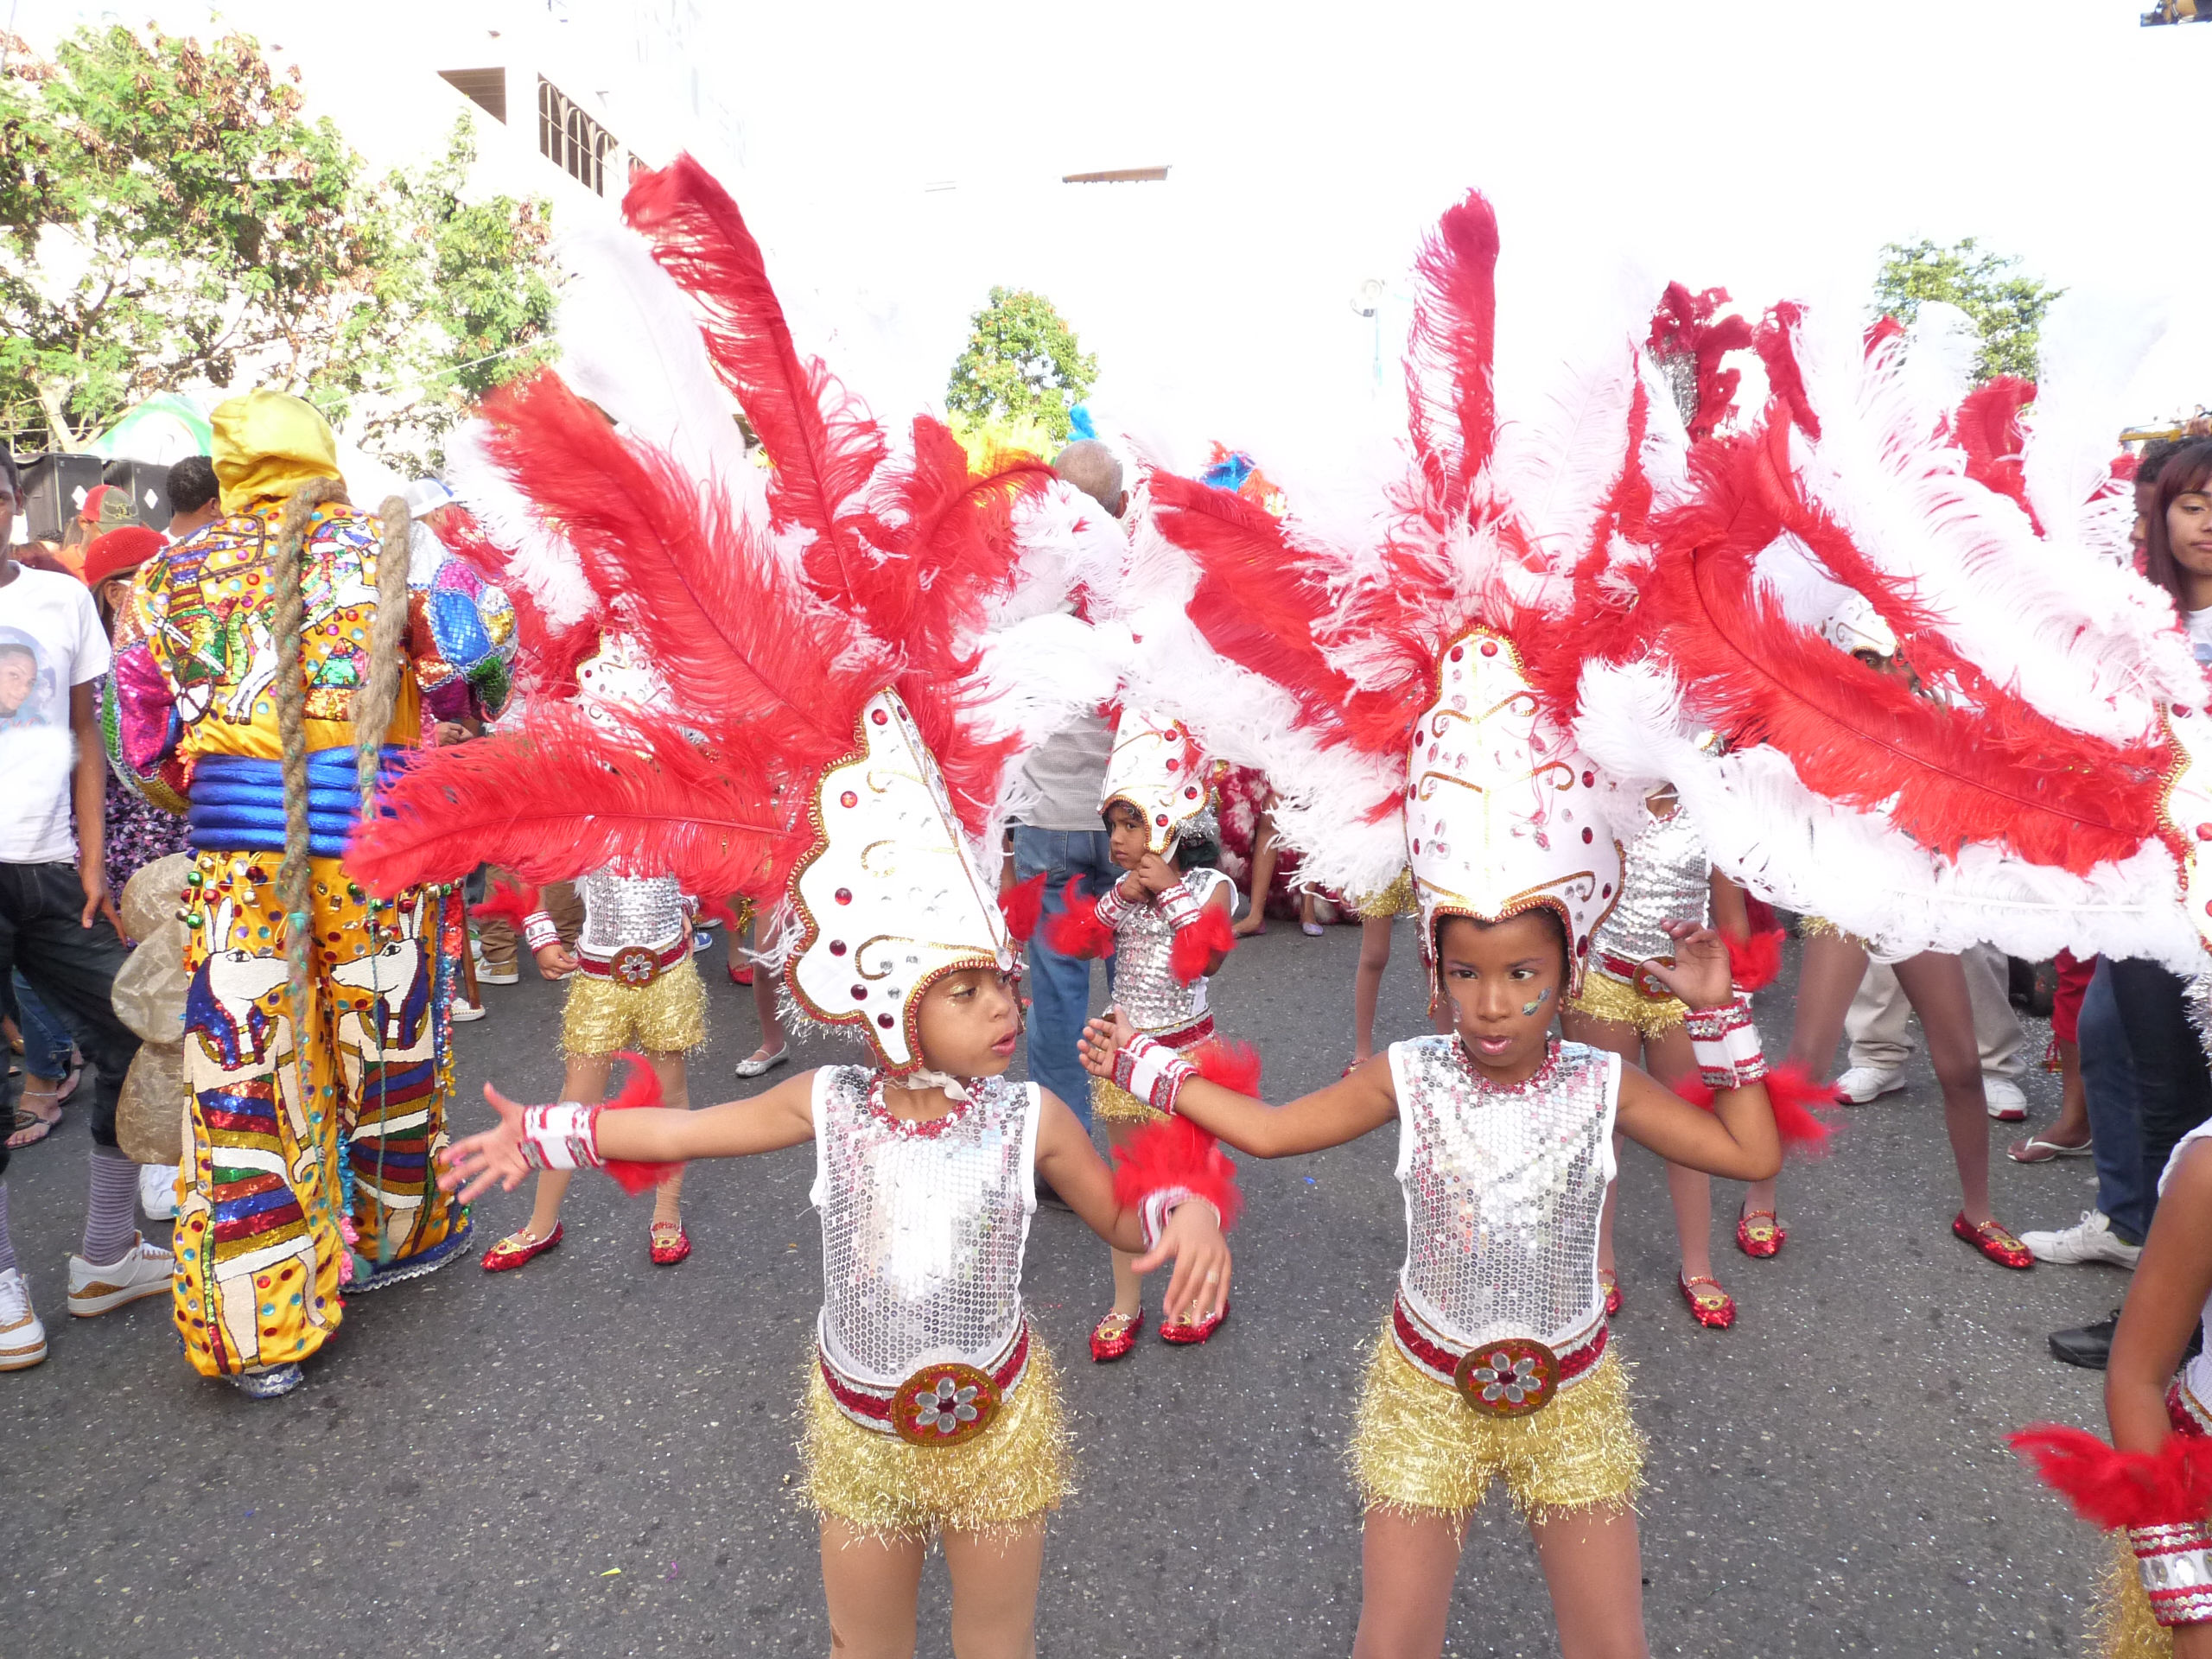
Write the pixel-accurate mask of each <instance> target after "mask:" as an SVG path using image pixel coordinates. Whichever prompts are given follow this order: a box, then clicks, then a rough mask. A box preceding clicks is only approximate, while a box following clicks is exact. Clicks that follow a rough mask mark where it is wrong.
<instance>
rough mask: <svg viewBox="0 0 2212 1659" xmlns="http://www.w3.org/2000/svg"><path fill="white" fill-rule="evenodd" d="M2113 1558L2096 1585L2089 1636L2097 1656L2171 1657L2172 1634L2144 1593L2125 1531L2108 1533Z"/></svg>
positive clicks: (2127, 1658) (2129, 1658)
mask: <svg viewBox="0 0 2212 1659" xmlns="http://www.w3.org/2000/svg"><path fill="white" fill-rule="evenodd" d="M2112 1543H2113V1558H2112V1560H2111V1561H2110V1562H2109V1563H2108V1564H2107V1566H2106V1567H2105V1576H2104V1581H2103V1582H2102V1583H2101V1584H2100V1585H2098V1586H2097V1599H2096V1607H2095V1611H2094V1614H2093V1615H2092V1620H2093V1622H2092V1624H2091V1625H2090V1628H2089V1639H2090V1641H2091V1642H2092V1643H2094V1647H2095V1651H2096V1652H2097V1653H2098V1654H2099V1655H2101V1659H2173V1653H2174V1633H2173V1632H2172V1631H2171V1630H2166V1629H2164V1627H2162V1626H2161V1625H2160V1624H2159V1623H2158V1615H2157V1614H2156V1613H2154V1612H2152V1611H2151V1598H2150V1597H2149V1596H2148V1595H2146V1594H2145V1593H2144V1590H2143V1579H2142V1575H2141V1573H2139V1572H2138V1571H2137V1570H2136V1566H2135V1549H2134V1547H2133V1545H2132V1544H2130V1543H2129V1542H2128V1541H2127V1535H2126V1533H2125V1532H2115V1533H2114V1534H2113V1535H2112Z"/></svg>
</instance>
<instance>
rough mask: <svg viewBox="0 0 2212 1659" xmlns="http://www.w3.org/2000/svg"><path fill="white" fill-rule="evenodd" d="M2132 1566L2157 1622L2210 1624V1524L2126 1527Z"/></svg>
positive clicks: (2211, 1597)
mask: <svg viewBox="0 0 2212 1659" xmlns="http://www.w3.org/2000/svg"><path fill="white" fill-rule="evenodd" d="M2127 1541H2128V1542H2129V1543H2130V1544H2131V1545H2133V1547H2134V1549H2135V1570H2136V1572H2137V1573H2139V1574H2140V1575H2141V1577H2142V1580H2143V1593H2144V1594H2145V1595H2146V1596H2148V1597H2149V1598H2150V1599H2151V1611H2152V1613H2153V1614H2155V1615H2156V1616H2157V1617H2158V1623H2159V1624H2164V1625H2167V1626H2169V1627H2171V1626H2172V1625H2176V1624H2205V1623H2208V1622H2212V1526H2208V1525H2207V1524H2206V1523H2205V1522H2202V1521H2183V1522H2175V1523H2173V1524H2171V1525H2169V1526H2163V1527H2130V1528H2129V1529H2127Z"/></svg>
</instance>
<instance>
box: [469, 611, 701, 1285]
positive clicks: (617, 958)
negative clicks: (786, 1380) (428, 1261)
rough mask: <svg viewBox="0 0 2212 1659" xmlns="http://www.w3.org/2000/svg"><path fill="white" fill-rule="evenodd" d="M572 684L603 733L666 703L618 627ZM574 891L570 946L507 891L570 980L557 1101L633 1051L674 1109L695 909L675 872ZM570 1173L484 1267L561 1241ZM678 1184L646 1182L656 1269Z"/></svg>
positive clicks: (676, 1220)
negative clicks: (577, 904) (579, 923)
mask: <svg viewBox="0 0 2212 1659" xmlns="http://www.w3.org/2000/svg"><path fill="white" fill-rule="evenodd" d="M576 681H577V685H578V701H579V704H580V706H581V707H582V709H583V711H584V715H585V717H586V718H587V719H588V720H591V721H594V723H595V724H598V725H601V726H602V727H603V728H607V729H610V730H612V729H615V728H616V720H617V717H616V716H615V715H612V714H610V713H608V712H607V711H608V710H609V709H621V708H625V707H628V708H640V709H658V710H662V711H666V710H667V709H670V708H671V706H672V700H671V697H670V696H669V693H668V688H667V687H666V685H665V684H664V683H662V681H661V678H660V676H659V675H658V674H657V673H655V672H654V671H653V668H652V664H650V663H649V662H647V661H645V659H644V658H643V656H642V654H641V653H640V652H639V650H638V649H637V646H636V645H635V643H634V642H633V641H632V640H631V639H628V638H627V637H626V636H624V635H622V634H619V633H607V634H603V635H601V640H600V645H599V649H598V650H597V651H596V652H594V653H593V654H592V655H591V656H590V657H589V658H586V659H585V661H584V662H583V663H582V664H580V665H579V667H578V668H577V670H576ZM575 887H576V896H577V898H578V899H580V900H581V901H582V905H583V912H584V921H583V931H582V934H581V935H580V936H579V937H578V938H577V940H576V944H575V950H574V951H573V952H572V951H570V950H568V949H566V948H565V947H564V946H563V944H562V943H561V936H560V931H559V929H558V928H557V927H556V925H555V924H554V920H553V918H552V916H551V915H550V913H549V912H546V911H545V910H543V909H542V908H539V907H538V906H537V904H536V902H535V900H536V898H537V894H536V893H534V892H531V893H524V894H518V895H516V899H515V904H514V907H515V908H516V909H518V910H519V911H521V912H522V932H523V938H524V944H526V945H527V947H528V948H529V949H530V950H531V952H532V953H533V954H534V955H535V956H536V957H537V963H538V966H539V967H540V969H544V970H547V971H549V972H552V973H556V974H561V975H565V976H568V978H569V995H568V1001H567V1003H566V1005H565V1006H564V1007H563V1011H562V1016H561V1046H562V1049H563V1052H564V1053H565V1054H566V1056H567V1062H568V1069H567V1075H566V1077H564V1078H563V1083H562V1089H561V1092H562V1097H563V1099H566V1100H579V1101H593V1100H599V1099H601V1098H604V1096H605V1095H606V1092H607V1080H608V1077H609V1076H610V1075H611V1073H612V1071H613V1061H614V1057H615V1056H616V1055H617V1054H620V1053H622V1052H625V1051H630V1050H635V1051H639V1052H643V1053H644V1054H645V1058H646V1063H647V1064H648V1065H651V1066H652V1071H653V1073H654V1077H655V1080H656V1083H657V1084H658V1089H659V1091H660V1097H661V1099H662V1101H663V1102H664V1103H667V1104H669V1105H671V1106H674V1107H678V1108H680V1107H681V1106H682V1105H683V1103H684V1102H685V1100H686V1098H687V1095H686V1077H685V1060H684V1057H685V1055H686V1054H687V1053H688V1052H690V1050H692V1049H695V1048H696V1047H698V1046H699V1045H700V1044H701V1043H702V1042H704V1041H706V1039H707V990H706V986H705V985H704V984H703V983H702V982H701V980H700V978H699V970H698V968H697V967H696V964H695V963H693V962H692V959H691V923H692V915H693V910H694V906H693V904H692V902H691V900H690V899H688V898H687V897H686V896H685V894H684V893H683V891H682V890H681V889H680V888H679V887H677V882H676V878H675V877H674V876H672V875H638V874H632V873H631V872H630V871H629V870H628V869H627V868H624V867H622V866H620V865H610V866H608V867H607V868H603V869H598V870H593V871H591V872H589V873H588V874H584V875H582V876H580V877H578V878H577V880H576V883H575ZM568 1187H569V1175H568V1174H567V1173H565V1172H563V1171H558V1170H548V1171H546V1172H545V1173H542V1174H540V1175H539V1176H538V1178H537V1190H536V1193H535V1195H534V1198H533V1201H532V1206H531V1217H530V1220H529V1222H528V1224H526V1225H524V1227H522V1228H521V1229H519V1230H517V1231H515V1232H512V1233H510V1234H509V1235H507V1236H506V1237H505V1238H503V1239H501V1240H500V1241H499V1243H496V1244H494V1245H493V1247H492V1248H491V1249H488V1250H486V1252H485V1253H484V1268H485V1270H486V1272H489V1273H506V1272H512V1270H513V1269H515V1268H519V1267H522V1266H523V1265H524V1264H525V1263H527V1262H531V1261H532V1260H534V1259H535V1258H536V1257H537V1256H539V1255H543V1254H544V1253H545V1252H546V1251H548V1250H550V1249H553V1248H554V1247H555V1246H556V1245H557V1244H559V1243H560V1242H561V1240H562V1238H563V1236H564V1233H565V1229H564V1227H563V1224H562V1221H561V1200H562V1198H563V1196H564V1195H565V1194H566V1192H567V1191H568ZM682 1196H683V1171H682V1170H680V1169H679V1170H677V1172H676V1173H674V1174H673V1175H671V1176H670V1177H669V1178H668V1179H666V1180H664V1181H663V1182H662V1183H661V1184H660V1185H659V1186H658V1188H656V1189H655V1194H654V1201H653V1218H652V1226H651V1230H650V1239H651V1256H652V1262H653V1263H654V1265H656V1266H658V1267H673V1266H675V1265H676V1264H677V1262H682V1261H683V1259H684V1258H685V1257H686V1256H688V1255H690V1254H691V1238H690V1234H688V1233H687V1232H686V1231H685V1230H684V1228H683V1212H682V1211H681V1210H680V1209H679V1208H678V1205H679V1202H680V1200H681V1198H682Z"/></svg>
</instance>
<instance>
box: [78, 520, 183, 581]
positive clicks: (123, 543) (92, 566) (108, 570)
mask: <svg viewBox="0 0 2212 1659" xmlns="http://www.w3.org/2000/svg"><path fill="white" fill-rule="evenodd" d="M167 546H168V537H166V536H164V535H162V532H161V531H158V530H149V529H147V528H146V526H145V525H143V524H125V525H124V526H123V527H122V528H121V529H120V530H111V531H108V532H107V533H106V534H105V535H104V536H95V537H92V541H91V542H90V543H87V544H86V548H85V586H86V587H87V588H91V589H92V591H93V592H94V593H98V592H99V587H100V584H101V583H102V582H105V581H106V580H107V579H108V578H109V577H110V576H124V575H130V572H132V571H133V570H136V569H137V568H138V567H139V566H140V565H142V564H143V563H146V561H147V560H149V559H150V558H152V557H153V556H154V555H155V554H156V553H158V552H160V551H161V550H162V549H163V548H165V547H167Z"/></svg>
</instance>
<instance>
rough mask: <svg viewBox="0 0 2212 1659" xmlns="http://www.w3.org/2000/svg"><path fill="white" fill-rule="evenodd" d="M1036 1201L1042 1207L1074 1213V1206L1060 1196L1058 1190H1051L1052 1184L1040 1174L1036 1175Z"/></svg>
mask: <svg viewBox="0 0 2212 1659" xmlns="http://www.w3.org/2000/svg"><path fill="white" fill-rule="evenodd" d="M1037 1202H1038V1205H1039V1206H1040V1207H1043V1208H1048V1209H1052V1210H1065V1211H1068V1212H1069V1213H1070V1214H1071V1215H1072V1214H1073V1213H1074V1206H1073V1205H1070V1204H1069V1203H1068V1201H1067V1200H1066V1199H1065V1198H1062V1197H1061V1196H1060V1195H1059V1194H1058V1192H1054V1191H1053V1190H1052V1183H1051V1182H1050V1181H1048V1180H1046V1179H1045V1178H1044V1177H1043V1176H1041V1175H1039V1177H1037Z"/></svg>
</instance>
